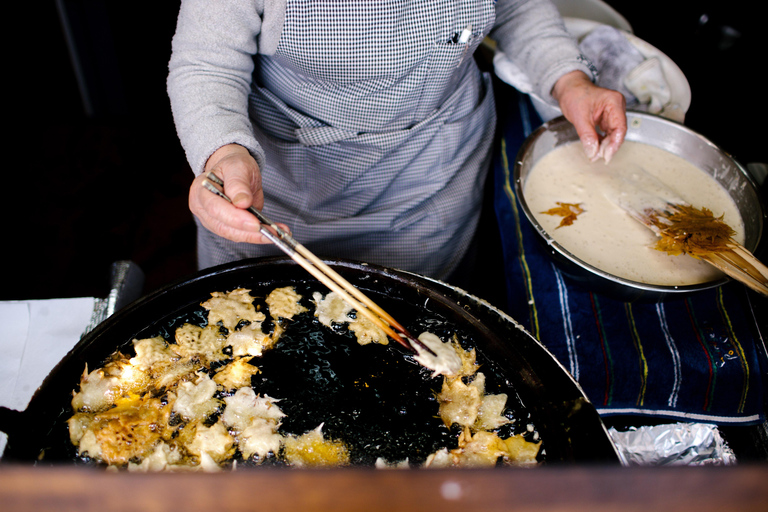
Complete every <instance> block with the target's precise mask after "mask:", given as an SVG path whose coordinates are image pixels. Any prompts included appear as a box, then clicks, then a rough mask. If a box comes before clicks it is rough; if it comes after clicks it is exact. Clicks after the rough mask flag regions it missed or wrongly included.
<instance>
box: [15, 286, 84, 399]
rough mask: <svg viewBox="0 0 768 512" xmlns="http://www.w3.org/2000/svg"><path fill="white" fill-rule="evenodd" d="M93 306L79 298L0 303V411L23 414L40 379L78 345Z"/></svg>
mask: <svg viewBox="0 0 768 512" xmlns="http://www.w3.org/2000/svg"><path fill="white" fill-rule="evenodd" d="M94 301H95V299H94V298H93V297H84V298H74V299H49V300H32V301H8V302H0V321H1V322H2V324H0V325H3V331H4V332H3V335H2V339H0V358H1V359H0V368H2V373H0V377H1V378H2V380H0V405H1V406H3V407H8V408H9V409H15V410H17V411H23V410H24V409H26V407H27V405H28V404H29V401H30V399H31V398H32V395H34V393H35V391H37V389H38V388H39V387H40V385H41V384H42V383H43V380H45V377H46V376H47V375H48V374H49V373H50V371H51V370H52V369H53V367H54V366H56V364H57V363H58V362H59V361H61V359H62V358H64V356H65V355H67V353H68V352H69V351H70V350H71V349H72V347H74V346H75V344H76V343H77V342H78V341H79V340H80V337H81V335H82V334H83V331H84V330H85V329H86V327H87V326H88V324H89V323H90V320H91V316H92V315H93V307H94ZM6 372H7V373H6Z"/></svg>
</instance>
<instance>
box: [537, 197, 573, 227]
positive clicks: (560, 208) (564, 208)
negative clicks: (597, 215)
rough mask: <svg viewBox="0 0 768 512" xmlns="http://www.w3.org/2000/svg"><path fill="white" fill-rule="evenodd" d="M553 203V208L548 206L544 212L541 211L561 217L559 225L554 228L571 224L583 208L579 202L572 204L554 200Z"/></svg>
mask: <svg viewBox="0 0 768 512" xmlns="http://www.w3.org/2000/svg"><path fill="white" fill-rule="evenodd" d="M555 204H557V206H556V207H555V208H550V209H549V210H547V211H545V212H541V213H546V214H547V215H559V216H561V217H562V218H563V220H561V221H560V225H558V226H557V228H555V229H558V228H561V227H563V226H570V225H571V224H573V221H575V220H576V217H578V216H579V215H580V214H582V213H584V209H583V208H582V207H581V203H578V204H573V203H561V202H560V201H556V202H555Z"/></svg>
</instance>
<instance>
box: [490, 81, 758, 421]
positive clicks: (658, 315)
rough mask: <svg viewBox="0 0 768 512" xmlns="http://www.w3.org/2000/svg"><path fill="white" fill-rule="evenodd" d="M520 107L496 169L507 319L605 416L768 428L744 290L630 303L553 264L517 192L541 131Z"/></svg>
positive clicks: (505, 133)
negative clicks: (518, 165)
mask: <svg viewBox="0 0 768 512" xmlns="http://www.w3.org/2000/svg"><path fill="white" fill-rule="evenodd" d="M511 94H516V93H514V91H513V92H512V93H511ZM518 99H519V101H514V100H513V101H510V102H509V103H510V107H511V108H510V109H509V110H508V111H507V112H506V114H507V115H505V119H506V121H505V122H504V123H502V133H501V144H500V148H499V151H498V152H497V154H496V155H495V162H494V170H495V187H496V188H495V209H496V215H497V218H498V221H499V227H500V231H501V238H502V244H503V251H504V261H505V271H506V281H507V288H508V304H507V312H508V313H509V314H510V315H511V316H512V317H513V318H515V320H517V321H518V322H520V323H521V324H522V325H523V326H525V328H526V329H527V330H528V331H529V332H531V333H532V334H533V335H534V336H535V337H536V338H538V339H539V340H541V341H542V343H544V345H546V347H547V348H548V349H549V350H550V351H551V352H552V353H553V354H554V355H555V357H556V358H557V359H558V360H559V361H560V362H561V364H562V365H563V366H564V367H565V368H566V369H567V370H568V371H570V373H571V374H572V375H573V376H574V378H575V379H576V380H577V381H578V382H579V384H580V385H581V386H582V388H583V389H584V391H585V393H586V395H587V397H588V398H589V399H590V401H592V403H593V404H594V405H595V407H596V408H597V410H598V411H599V412H600V414H602V415H625V414H626V415H641V416H647V417H656V418H660V419H672V420H676V421H677V420H682V421H700V422H713V423H718V424H731V425H737V424H741V425H746V424H752V423H757V422H760V421H762V420H763V407H762V404H763V389H764V382H763V378H764V377H763V375H764V374H765V371H764V369H765V368H768V366H765V365H766V363H765V353H764V350H763V351H760V350H758V347H760V346H762V345H761V342H760V340H759V339H757V338H756V336H757V335H758V334H757V330H756V329H755V319H754V317H753V313H752V309H751V307H750V305H749V297H748V294H747V293H746V290H745V288H744V287H743V286H742V285H741V284H739V283H729V284H728V285H725V286H722V287H720V288H717V289H714V290H707V291H703V292H698V293H695V294H688V295H687V296H685V297H684V298H675V299H670V300H666V301H664V302H660V303H638V302H635V303H625V302H620V301H617V300H614V299H611V298H608V297H606V296H602V295H598V294H595V293H591V292H589V291H587V290H586V289H584V288H583V287H581V286H580V285H578V284H576V283H573V282H570V281H569V280H568V278H567V277H565V276H563V274H562V273H561V272H560V271H559V269H558V268H557V267H556V266H555V265H554V264H553V263H552V260H551V259H550V258H549V256H548V255H547V254H546V253H545V251H544V249H543V247H542V245H541V244H540V242H539V241H538V240H536V236H537V235H536V233H535V231H534V230H533V228H532V227H531V226H530V224H529V223H528V222H527V220H526V219H525V216H524V214H523V212H522V210H521V209H520V207H519V204H518V203H517V200H516V198H515V195H514V188H513V186H512V183H511V173H512V168H511V166H513V165H514V161H515V156H516V153H517V150H518V149H519V147H520V144H521V143H522V141H523V140H524V139H525V137H526V136H527V135H528V134H529V133H530V132H531V131H532V130H533V129H535V128H536V127H537V126H538V125H539V124H540V123H541V120H540V119H539V117H538V115H537V114H536V112H535V111H534V110H533V109H532V107H531V105H530V102H529V101H528V99H527V97H523V96H521V95H518ZM517 110H519V113H520V115H519V116H518V115H517V112H516V111H517ZM761 364H762V365H763V366H762V368H763V369H761Z"/></svg>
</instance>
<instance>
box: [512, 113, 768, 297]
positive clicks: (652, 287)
mask: <svg viewBox="0 0 768 512" xmlns="http://www.w3.org/2000/svg"><path fill="white" fill-rule="evenodd" d="M626 114H627V125H628V126H629V125H630V124H631V123H632V122H633V120H634V121H637V120H642V119H643V118H650V119H652V120H653V121H654V122H659V123H664V124H668V125H672V126H674V127H675V128H676V129H680V130H682V131H685V132H686V133H687V134H688V135H689V136H694V137H697V138H698V139H700V140H701V141H702V142H703V143H705V144H706V145H708V146H711V147H712V148H713V149H714V150H716V151H718V152H719V153H720V154H721V155H722V156H723V157H724V158H725V159H727V160H729V161H730V163H732V164H733V165H734V166H735V167H736V168H737V170H738V172H739V173H740V174H741V175H742V177H743V178H744V179H745V180H746V182H747V183H748V186H750V187H751V188H752V189H753V191H754V192H755V195H756V198H757V202H758V205H759V207H760V215H759V216H758V217H759V219H760V224H761V226H760V228H761V229H759V230H758V233H757V238H756V239H755V241H754V244H751V245H754V246H753V247H747V249H748V250H750V251H753V252H755V251H756V249H757V248H758V247H760V242H761V238H762V232H763V230H764V224H765V219H766V205H765V203H764V201H763V198H762V197H761V195H760V193H759V192H758V187H757V185H756V183H755V181H754V179H753V178H752V176H751V175H750V174H749V172H747V170H746V169H745V168H744V167H743V166H742V165H741V164H739V162H737V161H736V160H735V159H734V158H733V157H732V156H731V155H730V154H729V153H727V152H725V151H724V150H722V149H721V148H720V147H719V146H717V145H716V144H714V143H713V142H712V141H710V140H709V139H707V138H706V137H704V136H703V135H701V134H700V133H698V132H696V131H694V130H692V129H690V128H689V127H687V126H685V125H683V124H681V123H679V122H676V121H673V120H671V119H668V118H665V117H663V116H659V115H655V114H649V113H646V112H636V111H627V113H626ZM564 124H565V125H570V124H571V123H570V122H569V121H568V120H567V119H565V117H564V116H558V117H556V118H554V119H551V120H549V121H546V122H545V123H543V124H542V125H541V126H539V127H538V128H537V129H535V130H534V131H533V132H531V134H530V135H529V136H528V137H527V138H526V139H525V141H524V142H523V144H522V145H521V146H520V149H519V150H518V152H517V155H516V158H515V165H514V169H513V173H512V179H513V182H514V191H515V196H516V197H517V201H518V203H519V205H520V207H521V208H522V210H523V213H524V214H525V217H526V218H527V219H528V221H529V222H530V223H531V225H532V226H533V228H534V229H535V230H536V232H537V233H538V234H539V235H540V236H541V237H542V238H543V241H544V242H545V243H546V244H547V246H548V247H549V248H550V249H551V250H552V251H555V252H556V253H557V254H559V255H560V256H561V257H562V258H565V259H566V260H568V261H569V262H570V263H572V264H575V265H577V266H578V267H580V268H582V269H584V270H586V271H588V272H589V273H591V274H594V275H595V276H597V277H600V278H602V279H605V280H607V281H610V282H613V283H615V284H620V285H623V286H627V287H629V288H632V289H635V290H640V291H643V292H652V293H656V294H660V295H666V294H671V295H681V294H686V293H691V292H696V291H702V290H707V289H711V288H717V287H719V286H722V285H724V284H726V283H729V282H731V281H732V279H731V278H730V277H728V276H725V275H724V276H722V277H720V278H718V279H713V280H711V281H706V282H703V283H696V284H690V285H660V284H650V283H642V282H639V281H632V280H630V279H626V278H623V277H620V276H616V275H613V274H611V273H609V272H606V271H604V270H602V269H600V268H598V267H595V266H594V265H591V264H589V263H587V262H585V261H583V260H582V259H580V258H578V257H577V256H575V255H574V254H572V253H571V252H570V251H568V250H567V249H566V248H565V247H563V246H562V245H560V244H559V243H558V242H557V241H555V239H554V238H553V237H552V236H551V235H550V234H549V233H548V232H547V231H546V230H545V229H544V228H543V227H542V226H541V224H539V222H538V221H537V220H536V218H535V217H534V216H533V212H531V210H530V208H529V207H528V203H527V202H526V201H525V196H524V194H523V186H524V183H523V180H522V179H521V177H520V173H521V169H522V166H523V163H524V160H525V157H526V155H528V154H529V153H530V148H532V147H533V146H534V145H535V144H536V142H537V141H538V139H539V138H540V137H541V136H542V135H543V134H544V133H545V132H547V131H554V130H553V129H554V128H556V127H559V126H561V125H564ZM625 140H628V141H632V139H631V132H630V131H628V132H627V137H626V138H625ZM576 141H577V139H574V140H573V142H576ZM661 149H664V150H665V151H666V149H665V148H661Z"/></svg>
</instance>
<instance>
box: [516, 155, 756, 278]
mask: <svg viewBox="0 0 768 512" xmlns="http://www.w3.org/2000/svg"><path fill="white" fill-rule="evenodd" d="M649 175H650V176H649ZM654 177H655V179H654ZM656 179H657V180H658V181H660V182H662V183H663V185H665V186H666V187H664V186H661V187H660V186H659V184H658V182H657V181H656ZM639 188H642V189H645V190H646V191H647V192H650V193H651V194H656V195H668V194H669V195H668V196H667V198H668V199H674V197H675V196H678V197H679V198H682V199H683V200H684V201H686V202H687V203H689V204H691V205H693V206H695V207H697V208H702V207H706V208H709V209H710V210H711V211H712V212H713V213H714V215H715V216H716V217H717V216H720V215H724V217H723V220H724V221H725V222H726V223H727V224H728V225H729V226H731V228H733V229H734V231H736V235H735V236H734V239H735V240H736V241H738V242H740V243H744V224H743V221H742V219H741V216H740V214H739V211H738V208H737V207H736V204H735V203H734V202H733V201H732V200H731V198H730V196H729V195H728V193H727V192H726V191H725V189H724V188H723V187H722V186H720V184H719V183H718V182H717V181H716V180H715V179H714V178H712V176H711V175H709V174H707V173H706V172H704V171H702V170H701V169H699V168H697V167H695V166H694V165H692V164H691V163H689V162H687V161H686V160H684V159H683V158H680V157H678V156H676V155H673V154H671V153H669V152H667V151H664V150H662V149H659V148H656V147H653V146H650V145H647V144H641V143H637V142H630V141H626V142H625V143H624V144H623V145H622V147H621V149H620V150H619V151H618V153H617V154H616V156H615V157H614V158H613V159H612V160H611V162H610V163H609V164H605V162H603V161H600V162H594V163H591V162H589V160H587V158H586V156H585V155H584V151H583V149H582V148H581V145H580V144H579V143H578V142H574V143H572V144H568V145H565V146H561V147H559V148H557V149H555V150H553V151H552V152H550V153H549V154H547V155H546V156H544V157H543V158H542V159H541V160H540V161H539V162H538V163H537V164H536V165H535V166H534V168H533V169H532V170H531V171H530V172H529V174H528V176H527V178H526V182H525V184H524V188H523V194H524V196H525V200H526V202H527V203H528V206H529V208H530V209H531V211H532V212H533V215H534V217H535V218H536V220H537V221H538V222H539V223H540V224H541V226H542V227H543V228H544V229H545V230H546V231H547V232H548V233H549V234H550V235H551V236H552V237H553V238H554V239H555V241H556V242H558V243H559V244H560V245H562V246H563V248H565V249H566V250H567V251H569V252H570V253H571V254H573V255H574V256H576V257H577V258H579V259H581V260H583V261H585V262H587V263H589V264H590V265H592V266H594V267H597V268H599V269H601V270H603V271H606V272H609V273H611V274H613V275H616V276H619V277H623V278H625V279H629V280H631V281H636V282H641V283H646V284H657V285H666V286H681V285H690V284H697V283H702V282H707V281H711V280H713V279H716V278H718V277H720V276H721V275H722V274H721V273H720V271H719V270H716V269H715V268H714V267H712V266H711V265H709V264H707V263H704V262H703V261H699V260H696V259H694V258H692V257H690V256H687V255H681V256H669V255H667V254H666V253H664V252H661V251H657V250H656V249H654V248H653V247H654V245H655V244H656V241H657V240H658V239H657V237H656V235H655V234H654V233H653V232H651V231H650V230H649V229H648V228H647V227H645V226H643V225H642V224H640V223H639V222H638V221H636V220H634V219H632V218H631V217H630V216H629V215H628V214H626V212H625V211H624V210H622V209H621V208H620V207H619V206H618V201H623V202H625V203H628V204H631V205H633V206H636V207H637V206H639V205H640V204H642V203H644V202H645V199H642V200H640V201H638V200H637V197H639V194H636V193H635V190H636V189H639ZM644 197H645V196H644ZM558 201H559V202H563V203H574V204H575V203H580V204H581V207H582V208H583V209H584V210H585V211H584V213H582V214H580V215H579V216H578V217H577V219H576V221H575V222H573V224H572V225H570V226H563V227H560V228H558V229H556V228H557V227H558V225H559V224H560V221H561V220H562V217H559V216H556V215H547V214H543V213H541V212H544V211H547V210H549V209H551V208H554V207H556V206H557V204H556V203H557V202H558Z"/></svg>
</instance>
